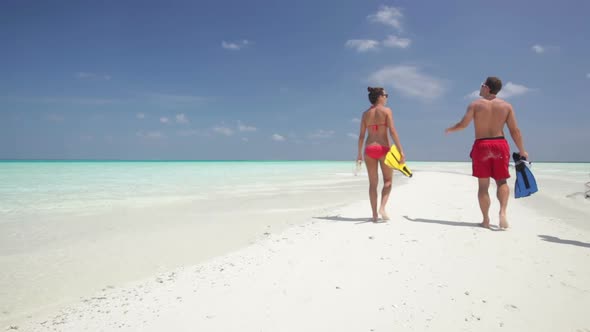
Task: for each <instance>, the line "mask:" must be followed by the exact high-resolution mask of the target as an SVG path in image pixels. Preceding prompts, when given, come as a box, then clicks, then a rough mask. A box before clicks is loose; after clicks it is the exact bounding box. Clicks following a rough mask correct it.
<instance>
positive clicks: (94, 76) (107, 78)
mask: <svg viewBox="0 0 590 332" xmlns="http://www.w3.org/2000/svg"><path fill="white" fill-rule="evenodd" d="M76 77H78V78H79V79H82V80H105V81H110V80H111V75H105V74H95V73H88V72H78V73H76Z"/></svg>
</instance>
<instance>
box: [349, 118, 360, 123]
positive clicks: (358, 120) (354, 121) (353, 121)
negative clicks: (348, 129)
mask: <svg viewBox="0 0 590 332" xmlns="http://www.w3.org/2000/svg"><path fill="white" fill-rule="evenodd" d="M350 121H351V122H352V123H361V119H359V118H353V119H352V120H350Z"/></svg>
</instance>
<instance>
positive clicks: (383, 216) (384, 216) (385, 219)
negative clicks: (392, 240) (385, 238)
mask: <svg viewBox="0 0 590 332" xmlns="http://www.w3.org/2000/svg"><path fill="white" fill-rule="evenodd" d="M379 214H380V215H381V219H383V221H387V220H389V216H388V215H387V212H385V210H381V211H379Z"/></svg>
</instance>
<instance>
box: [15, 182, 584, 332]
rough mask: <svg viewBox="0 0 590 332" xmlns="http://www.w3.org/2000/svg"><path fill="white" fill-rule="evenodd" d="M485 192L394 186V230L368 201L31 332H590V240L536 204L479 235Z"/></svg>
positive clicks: (514, 203)
mask: <svg viewBox="0 0 590 332" xmlns="http://www.w3.org/2000/svg"><path fill="white" fill-rule="evenodd" d="M475 183H476V182H475V180H474V179H473V178H471V177H469V176H464V175H459V174H442V173H434V172H420V173H416V176H415V177H414V178H413V179H411V184H409V185H403V186H395V187H394V191H393V193H392V198H391V203H390V207H389V214H390V217H391V218H392V220H391V221H389V222H388V223H381V224H373V223H367V222H363V220H365V219H366V217H367V216H368V215H369V207H368V201H361V202H358V203H355V204H353V205H350V206H347V207H344V208H341V209H339V210H337V211H333V212H331V213H328V214H324V215H318V216H313V217H315V218H313V217H312V216H310V218H309V221H308V222H307V223H305V224H303V225H298V226H292V227H291V228H289V229H287V230H286V231H283V232H279V233H273V234H270V235H268V236H264V235H261V238H260V239H259V240H258V241H257V242H256V243H254V244H252V245H250V246H248V247H245V248H242V249H240V250H238V251H235V252H233V253H231V254H228V255H225V256H222V257H218V258H214V259H212V260H209V261H206V262H204V263H202V264H200V265H197V266H187V267H184V268H180V269H177V270H175V271H171V272H167V273H165V274H161V275H159V276H154V277H152V278H150V279H147V280H143V281H140V282H135V283H132V284H126V285H121V286H119V287H115V288H112V289H106V290H105V291H103V292H101V293H98V294H95V295H94V296H92V297H88V298H85V299H84V300H82V301H81V302H79V303H77V304H74V305H73V306H71V307H69V308H67V309H64V310H63V311H61V312H60V313H53V314H51V315H49V316H47V317H45V318H43V317H34V318H33V319H31V320H30V321H29V322H27V323H25V324H21V325H20V326H18V329H19V330H20V331H76V332H77V331H86V330H87V331H273V332H274V331H393V330H397V331H424V330H432V331H496V330H501V331H590V316H589V315H588V308H590V264H589V263H590V231H588V229H585V228H579V227H574V226H572V225H571V224H570V223H566V222H564V221H562V220H561V219H560V217H559V215H560V213H561V212H562V211H561V210H560V208H559V207H555V208H554V209H553V210H552V213H551V214H547V213H546V212H543V214H541V213H540V212H539V211H541V210H540V209H538V208H537V207H535V203H534V202H535V196H533V197H530V198H527V201H524V199H523V200H514V199H511V200H510V207H509V222H510V224H511V229H510V230H509V231H505V232H502V231H490V230H486V229H483V228H479V227H477V226H476V224H477V223H478V222H480V221H481V216H480V212H479V209H478V207H477V201H476V198H475V193H476V188H475ZM492 189H494V188H492ZM544 190H548V189H547V188H545V189H544ZM492 197H493V195H492ZM544 208H545V209H544V210H542V211H546V209H547V207H546V206H545V207H544ZM497 211H498V204H497V202H493V203H492V216H493V218H492V220H493V221H492V223H493V224H497V221H498V218H497V216H496V215H497ZM589 216H590V213H587V212H586V213H585V212H584V211H582V212H581V213H580V214H578V219H581V218H585V219H586V220H577V221H578V222H579V223H580V224H582V223H584V222H590V220H589V219H590V218H588V217H589ZM570 217H571V215H570ZM15 327H16V326H15ZM7 328H10V327H7Z"/></svg>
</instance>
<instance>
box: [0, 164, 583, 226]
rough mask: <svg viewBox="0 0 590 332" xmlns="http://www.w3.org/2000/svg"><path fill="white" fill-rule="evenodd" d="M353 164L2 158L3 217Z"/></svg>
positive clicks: (194, 193)
mask: <svg viewBox="0 0 590 332" xmlns="http://www.w3.org/2000/svg"><path fill="white" fill-rule="evenodd" d="M408 165H410V166H411V167H412V169H414V171H418V172H419V171H420V170H432V171H443V172H455V173H463V174H467V175H468V174H469V172H470V167H469V163H465V162H458V163H452V162H444V163H440V162H413V163H412V162H409V163H408ZM353 167H354V165H353V163H352V162H345V161H294V162H288V161H286V162H284V161H279V162H272V161H0V222H2V221H7V220H12V221H15V220H19V219H27V218H28V217H30V216H32V215H43V214H47V213H80V214H92V213H95V212H100V211H104V210H108V209H112V208H115V207H121V206H127V207H129V206H132V207H142V206H148V205H149V206H153V205H154V204H156V205H157V204H166V203H170V202H174V201H191V200H199V199H207V198H210V197H216V196H219V195H223V196H225V197H231V196H235V195H238V196H239V195H243V194H249V195H264V194H272V193H273V192H274V193H277V190H278V189H283V190H297V189H301V188H303V187H305V186H308V185H309V186H311V187H321V186H322V185H330V184H333V183H335V182H346V181H351V180H354V178H351V177H350V175H351V174H352V172H353ZM533 171H534V173H535V175H537V176H538V177H540V178H546V179H549V180H551V181H564V182H573V183H574V184H575V183H579V191H580V192H582V191H583V190H584V188H583V184H584V183H585V182H588V181H590V163H535V164H533ZM574 192H575V190H574ZM566 194H567V193H566Z"/></svg>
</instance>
